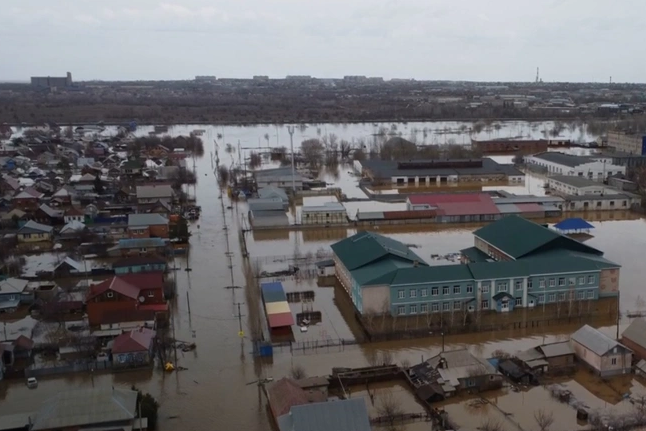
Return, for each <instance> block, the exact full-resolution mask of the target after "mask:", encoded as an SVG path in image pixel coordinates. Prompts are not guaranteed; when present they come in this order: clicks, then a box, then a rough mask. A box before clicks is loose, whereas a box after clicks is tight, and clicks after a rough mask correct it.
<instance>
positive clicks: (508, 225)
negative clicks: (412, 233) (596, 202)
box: [332, 216, 619, 315]
mask: <svg viewBox="0 0 646 431" xmlns="http://www.w3.org/2000/svg"><path fill="white" fill-rule="evenodd" d="M474 237H475V238H474V244H475V246H474V247H470V248H468V249H464V250H462V251H461V252H462V255H463V259H462V262H463V263H464V264H462V265H438V266H428V265H427V264H426V263H425V262H424V261H423V260H422V259H421V258H420V257H419V256H417V255H416V254H415V253H413V252H412V251H411V250H410V249H409V248H408V247H407V246H405V245H404V244H402V243H400V242H398V241H395V240H392V239H389V238H386V237H383V236H381V235H378V234H375V233H369V232H359V233H357V234H355V235H353V236H351V237H349V238H346V239H344V240H341V241H339V242H337V243H335V244H333V245H332V251H333V253H334V261H335V268H336V276H337V278H338V279H339V281H340V282H341V284H342V285H343V287H344V289H345V290H346V292H348V295H349V296H350V298H351V300H352V302H353V304H354V306H355V307H356V309H357V311H358V312H359V313H362V314H365V313H371V312H372V313H380V312H383V309H384V307H385V306H387V309H388V310H389V312H390V313H391V314H393V315H415V314H427V313H440V312H442V313H455V312H471V311H476V310H482V311H497V312H511V311H513V310H514V309H515V308H525V307H527V308H532V307H535V306H537V305H541V304H556V303H558V302H573V301H579V302H580V301H594V300H597V299H598V298H600V297H606V296H617V292H618V290H619V265H617V264H616V263H614V262H611V261H609V260H606V259H604V258H603V257H602V256H603V252H601V251H599V250H597V249H594V248H592V247H589V246H587V245H585V244H583V243H580V242H578V241H575V240H573V239H571V238H569V237H566V236H563V235H561V234H559V233H558V232H556V231H554V230H551V229H548V228H545V227H543V226H541V225H538V224H536V223H533V222H531V221H528V220H525V219H523V218H521V217H517V216H508V217H505V218H503V219H501V220H498V221H496V222H493V223H491V224H489V225H487V226H485V227H483V228H481V229H479V230H477V231H476V232H474Z"/></svg>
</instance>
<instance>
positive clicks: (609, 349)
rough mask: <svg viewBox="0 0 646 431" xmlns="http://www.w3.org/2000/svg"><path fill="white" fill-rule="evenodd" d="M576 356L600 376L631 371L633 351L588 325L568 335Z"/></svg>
mask: <svg viewBox="0 0 646 431" xmlns="http://www.w3.org/2000/svg"><path fill="white" fill-rule="evenodd" d="M570 341H571V342H572V348H573V349H574V353H575V355H576V357H577V358H578V359H579V360H580V361H581V362H583V363H585V364H586V365H588V366H589V367H590V369H592V371H593V372H595V373H596V374H599V375H600V376H601V377H608V376H613V375H617V374H626V373H630V372H631V371H632V359H633V352H632V350H630V349H629V348H628V347H626V346H624V345H623V344H621V343H619V342H618V341H617V340H614V339H612V338H610V337H609V336H607V335H606V334H604V333H603V332H601V331H599V330H598V329H595V328H593V327H592V326H590V325H585V326H583V327H581V328H580V329H579V330H578V331H576V332H575V333H574V334H572V335H571V336H570Z"/></svg>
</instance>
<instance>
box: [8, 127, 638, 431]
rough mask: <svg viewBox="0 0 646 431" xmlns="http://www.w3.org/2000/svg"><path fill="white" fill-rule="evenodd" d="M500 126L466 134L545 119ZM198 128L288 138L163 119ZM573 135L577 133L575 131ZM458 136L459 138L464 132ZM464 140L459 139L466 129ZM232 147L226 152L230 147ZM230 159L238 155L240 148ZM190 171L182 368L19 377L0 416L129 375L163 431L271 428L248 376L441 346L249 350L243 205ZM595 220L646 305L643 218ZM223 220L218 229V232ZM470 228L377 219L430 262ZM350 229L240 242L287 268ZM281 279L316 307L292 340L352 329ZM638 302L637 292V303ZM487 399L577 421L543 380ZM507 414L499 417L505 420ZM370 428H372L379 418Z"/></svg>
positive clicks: (297, 284) (553, 333)
mask: <svg viewBox="0 0 646 431" xmlns="http://www.w3.org/2000/svg"><path fill="white" fill-rule="evenodd" d="M504 124H505V125H504V127H502V128H501V129H499V130H493V131H491V132H490V133H489V134H488V133H486V132H482V133H480V134H474V135H473V136H474V137H480V138H495V137H498V136H502V137H511V136H518V135H522V136H526V135H527V136H532V137H541V136H542V133H541V130H542V128H543V126H541V125H532V124H528V123H522V122H510V123H504ZM460 125H461V124H460V123H432V124H425V123H409V124H408V125H405V126H404V125H399V126H398V127H399V129H398V130H401V131H402V133H403V136H404V137H406V136H407V135H409V134H411V133H412V132H413V128H417V129H418V130H417V134H418V135H419V136H422V133H423V132H421V130H422V129H423V128H425V127H426V128H430V127H432V128H433V130H436V131H437V132H438V133H435V132H432V133H431V132H429V133H428V139H427V141H428V142H429V143H431V142H439V143H442V142H443V141H444V140H445V138H446V137H450V136H452V134H455V136H458V134H457V132H454V131H457V130H458V129H459V127H460ZM320 127H324V126H320ZM195 128H206V130H207V131H206V133H205V136H204V137H203V139H204V142H205V148H206V153H207V155H208V154H209V152H210V151H214V148H213V147H214V145H213V141H214V140H217V141H218V142H219V143H221V147H220V148H222V147H223V144H224V143H228V142H233V143H235V142H237V141H238V140H240V142H241V146H242V147H243V148H250V149H243V151H244V152H245V154H247V153H248V152H250V151H252V150H254V149H256V148H257V149H261V148H260V147H262V146H264V142H261V143H262V144H263V145H260V144H259V143H258V141H259V137H260V138H261V137H262V136H263V135H264V133H268V134H269V135H270V136H269V140H268V143H267V146H269V145H270V144H269V142H271V145H274V142H276V145H287V146H288V143H289V139H288V138H289V136H288V135H287V133H286V131H285V130H284V129H282V128H280V129H278V128H274V127H273V126H258V127H225V128H221V127H217V128H216V127H211V126H207V127H204V126H199V127H197V126H195V127H193V126H177V127H172V128H171V133H172V134H187V133H188V132H190V131H191V130H193V129H195ZM140 129H141V130H140V132H141V133H142V134H147V132H148V131H149V129H147V128H146V127H142V128H140ZM376 129H377V127H374V126H373V125H371V124H365V125H349V126H345V127H344V126H343V125H334V126H332V125H328V129H327V131H325V130H324V131H323V132H322V133H324V132H325V133H330V132H333V133H337V134H338V135H339V137H340V138H345V139H349V140H351V139H353V138H354V139H359V138H365V139H370V138H371V136H372V134H373V133H375V131H376ZM444 129H447V131H446V133H445V132H443V131H442V130H444ZM138 133H139V131H138ZM568 133H569V132H568ZM219 135H220V136H219ZM317 135H318V130H317V126H310V127H308V128H307V129H306V130H304V131H298V132H297V133H296V134H295V136H294V140H295V142H300V141H301V140H303V139H305V138H307V137H315V136H317ZM574 135H575V137H576V136H578V132H577V133H575V134H574ZM585 137H586V138H587V135H586V136H585ZM447 139H448V138H447ZM457 140H458V142H460V141H461V138H458V139H457ZM462 140H464V141H465V142H466V141H468V135H466V137H464V139H462ZM231 156H232V157H233V155H231ZM222 157H223V158H224V157H226V158H227V161H228V157H229V155H226V156H225V155H222ZM235 157H236V158H237V154H236V155H235ZM349 171H350V168H349V167H347V166H343V167H340V168H339V172H338V175H337V176H336V177H335V174H333V173H332V174H330V173H326V174H324V175H325V180H326V181H327V182H330V183H332V182H334V183H335V184H336V185H338V186H340V187H341V188H342V190H343V193H345V194H346V195H347V196H349V197H357V198H363V197H365V195H364V194H363V192H361V190H359V189H358V187H357V185H356V182H357V178H356V177H354V176H353V175H350V174H348V172H349ZM197 173H198V175H197V176H198V184H197V187H196V195H197V200H198V205H201V206H202V210H203V211H202V218H201V219H200V220H199V221H198V222H196V223H192V224H191V232H192V237H191V248H190V254H189V255H188V256H183V257H178V258H176V260H175V264H174V266H175V267H177V268H180V269H182V270H179V271H176V277H177V285H178V293H177V297H176V298H175V299H174V300H173V303H172V314H173V320H174V325H175V331H176V338H177V339H178V340H184V341H191V342H195V343H196V344H197V349H196V350H194V351H192V352H186V353H184V352H178V362H179V364H180V365H181V366H183V367H185V368H186V370H185V371H180V372H176V373H172V374H168V373H163V372H161V371H160V370H158V369H155V370H154V371H135V372H130V371H128V372H123V373H118V374H101V373H85V374H73V375H66V376H62V377H59V378H55V379H54V378H52V379H42V381H41V382H40V384H39V387H38V389H37V390H29V389H27V388H26V386H25V384H24V382H23V381H5V382H2V383H0V415H2V414H11V413H16V412H21V411H28V410H31V409H33V406H35V405H36V404H37V403H40V402H42V401H44V400H46V399H47V398H48V397H50V396H52V395H55V394H57V393H58V392H60V390H61V389H68V388H69V389H71V388H78V387H80V386H86V387H90V386H94V387H105V388H109V387H111V386H115V387H124V388H129V387H131V386H132V385H133V384H134V385H136V386H137V387H138V388H140V389H142V390H144V391H147V392H150V393H151V394H153V395H154V396H155V397H157V399H158V400H159V401H160V404H161V405H160V423H159V429H160V430H161V431H170V430H176V429H187V430H199V429H205V427H207V428H210V429H244V430H249V431H268V430H269V429H270V426H269V420H268V418H267V413H266V410H265V406H264V404H265V401H266V400H264V398H263V397H262V396H259V390H258V387H257V385H255V384H251V385H248V383H253V382H255V381H257V380H258V379H259V378H264V377H273V378H275V379H279V378H281V377H283V376H285V375H289V373H290V370H291V368H292V366H293V365H294V364H298V365H302V366H303V367H304V368H305V370H306V372H307V375H308V376H316V375H328V374H330V372H331V369H332V367H362V366H367V365H368V364H369V362H370V360H369V359H370V358H371V357H373V356H374V355H375V354H377V353H379V352H384V351H386V352H390V353H391V354H392V355H393V357H394V359H395V361H397V362H399V363H401V362H402V361H408V362H410V363H413V364H414V363H418V362H419V361H421V360H424V359H428V358H429V357H431V356H433V355H436V354H437V353H439V352H440V351H441V350H442V344H443V343H442V339H441V338H440V337H438V336H436V335H435V336H433V335H430V334H429V337H428V338H423V339H417V340H395V341H390V342H384V343H374V344H366V345H351V346H344V347H343V348H339V349H312V350H309V351H306V352H305V351H303V352H294V353H293V354H291V353H290V352H289V350H284V351H280V350H278V351H276V352H275V356H274V357H273V358H271V359H268V360H259V359H258V358H254V357H253V356H252V344H251V339H250V338H249V336H248V335H246V336H245V338H242V339H241V338H240V337H239V335H238V333H239V326H238V325H239V320H238V317H237V316H238V315H237V312H238V304H240V307H241V312H242V316H243V317H242V318H241V319H242V321H241V323H242V327H243V330H244V332H245V333H246V334H248V333H249V327H250V326H251V325H250V324H249V320H250V317H249V316H250V311H249V309H248V304H247V303H246V302H247V300H246V298H245V291H244V289H227V288H226V287H227V286H229V285H230V284H231V283H230V271H232V273H233V279H234V283H235V284H236V285H239V286H245V284H246V280H245V277H244V275H243V267H244V265H243V260H242V257H241V256H242V253H241V251H240V241H239V235H238V227H239V223H240V220H241V219H242V217H243V215H244V214H245V212H246V204H244V203H238V204H235V203H230V202H229V201H228V199H227V198H226V195H225V197H224V199H225V201H224V205H225V207H226V206H229V205H231V206H232V208H231V209H228V210H225V211H224V212H223V211H222V208H221V204H220V200H219V199H218V197H219V195H220V192H219V189H218V187H217V182H216V178H215V176H214V174H213V170H212V167H211V160H210V158H209V157H208V156H207V157H204V158H202V159H199V160H197ZM488 187H490V186H489V185H487V186H485V188H488ZM496 188H498V187H496ZM503 188H505V189H506V190H508V191H512V192H514V193H528V192H531V193H534V194H539V193H540V191H541V189H542V183H541V180H540V179H539V178H535V179H534V178H528V180H526V182H525V185H524V186H509V187H508V188H507V187H506V186H503ZM327 199H328V198H327V197H325V198H324V199H323V200H318V198H316V199H313V200H310V198H307V200H306V202H308V204H309V202H326V201H328V200H327ZM381 205H382V204H380V203H379V204H377V203H364V202H348V203H346V208H347V209H348V212H349V213H350V214H351V215H353V214H355V215H356V212H357V211H375V210H385V209H388V208H397V207H396V206H393V207H391V206H384V207H381ZM388 205H390V204H388ZM392 205H400V204H392ZM633 217H634V216H633ZM591 218H592V217H589V218H587V219H588V220H590V219H591ZM593 225H594V226H595V229H594V230H593V231H592V234H593V235H594V238H592V239H590V240H589V241H588V244H590V245H592V246H593V247H598V248H600V249H601V250H603V251H605V252H606V257H607V258H608V259H611V260H614V261H616V262H618V263H620V264H622V266H623V268H622V272H621V279H620V285H621V308H622V310H632V309H634V308H635V307H640V306H641V307H644V308H646V305H640V304H644V303H646V302H644V301H643V299H646V298H645V297H646V293H645V292H644V287H643V280H642V277H641V274H642V266H643V264H642V262H641V256H642V254H643V251H644V250H646V221H644V220H643V219H633V220H608V221H594V222H593ZM225 226H226V227H227V230H225V229H224V228H225ZM478 227H479V226H477V225H457V226H428V227H425V228H423V229H419V228H416V229H414V230H411V229H404V228H389V229H386V228H383V229H379V230H378V231H379V232H381V233H384V234H386V235H389V236H391V237H393V238H395V239H397V240H400V241H402V242H404V243H406V244H409V245H411V246H412V247H414V250H415V252H416V253H418V254H419V255H420V256H421V257H422V258H424V259H425V260H426V261H428V262H429V263H431V264H443V263H452V264H455V263H456V262H455V261H452V260H451V258H450V255H451V254H452V253H455V252H457V251H459V250H460V249H461V248H465V247H469V246H471V245H473V236H472V232H473V230H475V229H477V228H478ZM227 232H228V236H227ZM355 232H356V230H355V229H350V228H326V229H314V230H307V231H257V232H250V233H247V234H246V239H247V248H248V250H249V253H250V258H251V260H252V261H253V260H254V259H256V260H258V259H259V260H262V261H263V262H266V264H267V268H269V267H271V268H276V267H278V268H286V267H288V263H287V261H286V260H285V259H282V260H281V259H275V257H277V256H279V257H281V256H282V257H285V256H292V257H293V256H299V255H305V254H307V253H311V254H312V255H313V256H315V255H316V253H317V251H320V250H322V251H324V252H325V251H329V250H330V244H332V243H333V242H335V241H338V240H340V239H343V238H345V237H347V236H348V235H352V234H354V233H355ZM227 241H228V247H227ZM228 249H230V250H231V253H232V259H231V262H232V263H231V266H232V267H231V268H229V261H228V258H227V255H226V253H227V250H228ZM433 255H436V256H437V258H432V257H431V256H433ZM445 256H446V257H447V258H445ZM55 261H56V259H55V257H53V256H52V257H51V258H50V257H46V258H38V259H34V261H33V262H29V264H28V266H27V268H28V269H29V271H30V272H35V271H37V270H38V269H39V268H40V267H42V265H51V264H52V263H54V262H55ZM187 267H190V268H191V269H192V271H184V270H183V269H185V268H187ZM281 281H282V282H283V284H284V286H285V290H286V291H287V292H299V291H313V292H314V301H313V302H312V304H309V305H311V307H312V310H314V311H320V312H321V315H322V318H321V323H320V324H315V325H313V326H310V328H309V329H308V332H304V333H301V332H299V331H298V327H296V326H294V328H293V329H294V331H296V332H297V333H295V334H294V337H295V339H296V340H297V341H300V342H306V341H313V340H315V339H324V338H325V337H338V338H352V337H353V335H354V333H355V332H354V331H355V328H353V326H352V323H351V322H348V320H347V319H346V318H344V317H343V316H344V315H345V314H346V311H347V310H344V309H343V307H345V306H347V304H346V303H344V302H343V301H341V300H339V298H335V295H336V293H335V289H333V288H329V287H319V286H317V285H316V280H315V279H302V280H295V279H290V278H286V279H284V280H281ZM639 299H642V302H640V301H639ZM344 304H345V305H344ZM309 305H308V306H309ZM305 307H306V305H305V304H303V303H292V304H290V308H291V310H292V313H294V314H296V313H297V312H302V311H304V310H305ZM340 307H341V308H340ZM34 324H35V322H34V321H33V319H32V318H30V317H27V318H25V319H22V320H19V321H12V322H8V323H7V331H8V333H10V334H11V335H14V334H19V333H23V332H24V331H27V330H29V329H30V328H31V327H33V325H34ZM626 324H627V322H626V321H623V322H622V326H621V328H624V327H625V325H626ZM576 329H578V325H562V326H549V327H545V328H538V329H537V328H534V329H530V328H528V329H524V330H515V331H512V330H508V331H496V332H486V333H480V334H465V335H455V336H447V337H446V339H445V340H444V348H445V349H447V350H448V349H455V348H461V347H466V348H469V349H470V351H471V352H472V353H474V354H476V355H479V356H483V357H488V356H490V355H491V354H492V352H493V351H495V350H504V351H506V352H509V353H512V352H516V351H519V350H524V349H528V348H530V347H533V346H536V345H538V344H541V343H546V342H551V341H558V340H562V339H567V337H568V335H569V334H570V333H572V332H574V331H575V330H576ZM604 331H606V332H607V333H609V334H614V333H615V331H616V328H615V327H614V326H608V327H605V328H604ZM582 381H583V380H582V377H580V376H575V378H574V379H573V380H572V381H571V382H568V383H567V384H568V388H570V390H571V391H572V392H573V393H574V394H575V395H576V396H577V397H581V398H582V399H585V401H586V402H587V403H589V404H590V405H591V406H592V405H593V404H594V406H599V407H604V406H605V405H606V403H609V402H608V401H604V400H603V399H606V398H607V396H606V395H611V394H612V393H614V394H615V396H617V394H622V393H632V392H633V391H637V389H640V390H641V389H642V388H643V386H642V383H643V382H642V381H637V380H632V379H631V380H630V381H629V382H628V383H626V384H619V383H617V390H612V389H604V390H603V391H602V390H600V389H597V390H596V392H595V390H590V389H587V388H588V387H590V388H593V387H594V386H590V385H587V384H582V383H581V382H582ZM577 385H578V386H577ZM373 388H376V389H378V390H382V389H389V390H392V391H393V392H394V393H395V394H397V396H398V398H400V399H401V402H402V404H403V405H404V406H405V408H406V409H407V410H408V409H410V410H411V411H412V412H415V411H421V406H420V405H419V404H418V403H417V402H416V401H415V399H414V397H413V396H412V394H411V393H410V392H409V391H408V390H407V388H406V387H405V386H402V385H399V384H395V385H385V386H384V387H381V386H374V387H372V386H371V389H373ZM351 394H352V396H353V397H355V396H361V397H363V398H365V399H366V400H367V401H366V403H367V404H366V405H367V406H368V407H369V409H370V412H371V414H373V413H374V406H373V405H372V402H370V400H369V398H370V397H369V395H368V393H367V390H366V389H365V388H360V387H357V388H352V390H351ZM619 396H621V395H619ZM597 397H599V398H597ZM485 398H487V399H489V400H491V401H492V402H496V403H497V405H498V407H500V409H502V410H504V411H506V412H512V413H513V419H514V420H516V421H517V422H518V423H519V424H521V425H522V427H523V428H524V429H525V430H533V429H536V427H535V426H534V425H533V424H532V416H531V414H532V412H533V411H534V410H535V408H536V407H539V406H544V407H546V408H549V409H551V410H553V411H554V412H555V414H556V415H558V418H559V419H558V421H557V423H556V424H555V426H554V427H553V430H554V431H565V430H566V429H568V430H571V429H579V428H578V424H577V423H576V416H575V411H574V410H573V409H572V408H571V407H569V406H567V405H562V404H555V403H554V401H553V400H551V399H550V397H549V394H547V393H546V390H545V389H544V388H542V387H537V388H532V389H531V390H529V391H526V392H521V393H511V392H507V393H502V392H501V393H497V394H492V397H491V398H490V397H489V395H486V396H485ZM614 399H616V398H614ZM455 401H458V400H455ZM459 401H460V402H458V403H456V404H447V405H446V406H445V408H446V409H447V411H449V413H450V416H451V417H452V418H455V420H456V422H458V423H459V424H460V425H462V426H465V427H472V428H474V427H476V426H479V425H480V424H481V423H482V420H484V418H485V417H491V418H493V419H495V420H498V419H505V417H504V416H505V415H504V414H503V413H500V411H499V410H497V409H496V408H494V406H493V405H491V404H487V405H483V406H480V407H477V408H476V407H474V406H469V405H467V404H468V403H469V401H470V400H468V399H464V400H459ZM624 404H626V401H621V400H619V401H617V405H619V406H621V407H620V408H623V405H624ZM626 408H627V407H626ZM561 418H562V419H561ZM561 420H562V421H563V422H562V423H561ZM505 423H506V424H507V423H509V421H506V422H505ZM205 424H208V425H205ZM557 425H558V426H557ZM430 428H431V426H430V424H428V423H425V422H417V423H412V424H409V425H407V427H406V430H407V431H418V430H420V431H421V430H428V429H430ZM375 429H380V428H379V427H376V428H375ZM505 429H509V430H512V431H518V427H515V426H514V425H513V424H512V425H509V426H508V425H505Z"/></svg>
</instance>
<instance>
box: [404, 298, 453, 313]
mask: <svg viewBox="0 0 646 431" xmlns="http://www.w3.org/2000/svg"><path fill="white" fill-rule="evenodd" d="M440 304H441V307H442V311H451V308H453V310H461V309H462V301H453V302H442V303H440V302H431V307H430V311H431V312H432V313H436V312H438V311H440ZM417 305H418V304H412V305H409V306H408V314H417V313H418V306H417ZM428 312H429V305H428V304H419V313H428ZM397 314H400V315H401V314H406V306H405V305H400V306H399V307H397Z"/></svg>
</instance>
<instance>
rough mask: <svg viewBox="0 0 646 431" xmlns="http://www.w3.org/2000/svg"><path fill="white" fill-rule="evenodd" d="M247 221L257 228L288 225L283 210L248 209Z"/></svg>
mask: <svg viewBox="0 0 646 431" xmlns="http://www.w3.org/2000/svg"><path fill="white" fill-rule="evenodd" d="M249 223H250V224H251V226H252V227H253V228H255V229H257V228H279V227H286V226H289V219H288V218H287V214H285V211H282V210H281V211H262V210H256V211H249Z"/></svg>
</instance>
